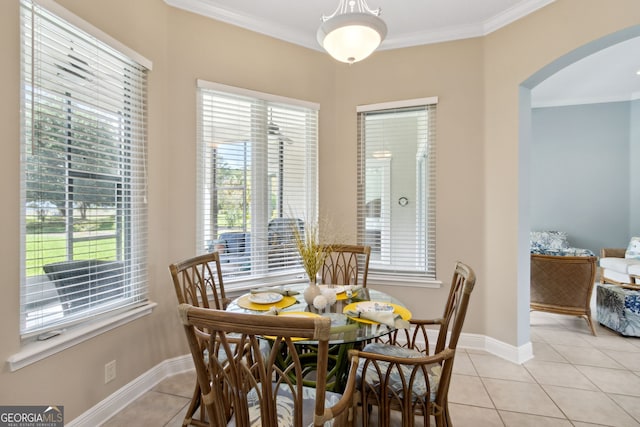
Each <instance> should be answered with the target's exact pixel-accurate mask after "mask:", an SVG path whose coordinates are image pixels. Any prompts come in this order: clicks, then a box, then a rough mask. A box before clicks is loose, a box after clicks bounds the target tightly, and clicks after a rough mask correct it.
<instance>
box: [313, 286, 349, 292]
mask: <svg viewBox="0 0 640 427" xmlns="http://www.w3.org/2000/svg"><path fill="white" fill-rule="evenodd" d="M318 286H319V287H320V290H321V291H326V290H330V291H334V292H335V293H336V294H341V293H343V292H344V291H345V289H346V288H345V287H344V286H342V285H333V286H331V285H318Z"/></svg>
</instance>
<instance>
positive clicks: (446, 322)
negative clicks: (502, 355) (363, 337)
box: [350, 262, 476, 426]
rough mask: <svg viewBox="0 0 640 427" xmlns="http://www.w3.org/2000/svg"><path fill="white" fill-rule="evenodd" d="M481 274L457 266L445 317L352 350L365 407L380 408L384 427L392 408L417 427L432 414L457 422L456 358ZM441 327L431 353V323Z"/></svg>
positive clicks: (415, 322)
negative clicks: (452, 393) (451, 404)
mask: <svg viewBox="0 0 640 427" xmlns="http://www.w3.org/2000/svg"><path fill="white" fill-rule="evenodd" d="M475 282H476V276H475V273H474V271H473V269H472V268H471V267H469V266H468V265H466V264H464V263H461V262H458V263H456V266H455V271H454V274H453V278H452V282H451V288H450V290H449V297H448V299H447V302H446V305H445V310H444V314H443V317H441V318H438V319H429V320H426V319H425V320H421V319H412V320H411V323H412V332H410V333H407V334H406V335H403V336H402V339H400V336H399V335H397V334H396V335H393V336H392V339H391V342H389V343H380V342H376V343H371V344H368V345H367V346H366V347H365V348H364V351H351V352H350V353H351V355H352V357H355V358H358V359H359V368H358V373H359V378H360V383H359V387H358V391H359V395H360V399H361V403H362V405H363V408H367V407H369V406H376V407H377V408H378V420H379V425H381V426H390V425H391V412H392V411H397V412H399V413H400V414H401V415H402V425H403V426H413V425H414V423H415V420H416V419H415V416H416V415H421V416H422V419H423V420H424V425H425V426H428V425H430V416H433V417H435V421H436V425H437V426H451V425H452V424H451V419H450V416H449V409H448V393H449V385H450V383H451V375H452V372H453V361H454V356H455V352H456V348H457V345H458V340H459V338H460V334H461V332H462V326H463V324H464V320H465V317H466V314H467V308H468V306H469V300H470V297H471V292H472V291H473V289H474V286H475ZM429 325H437V326H439V328H438V338H437V342H436V346H435V349H434V354H431V355H430V351H429V343H428V336H427V331H428V330H429V329H428V328H427V326H429ZM369 415H370V414H369V411H367V410H366V409H365V410H363V411H362V421H363V425H368V423H369Z"/></svg>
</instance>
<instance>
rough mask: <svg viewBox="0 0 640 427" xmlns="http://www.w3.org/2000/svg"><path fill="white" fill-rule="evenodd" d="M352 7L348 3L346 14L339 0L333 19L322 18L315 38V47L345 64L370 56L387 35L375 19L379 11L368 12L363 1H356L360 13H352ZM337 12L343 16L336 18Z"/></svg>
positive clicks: (330, 17) (377, 19) (384, 25)
mask: <svg viewBox="0 0 640 427" xmlns="http://www.w3.org/2000/svg"><path fill="white" fill-rule="evenodd" d="M355 3H356V2H355V1H354V0H351V1H350V2H349V5H350V7H351V10H352V11H351V12H347V11H346V4H345V0H341V2H340V6H339V7H338V9H337V10H336V12H334V14H333V15H331V16H329V17H323V21H324V22H323V23H322V25H321V26H320V28H319V29H318V34H317V37H318V43H320V45H321V46H322V47H323V48H324V49H325V50H326V51H327V52H328V53H329V54H330V55H331V56H332V57H334V58H335V59H336V60H338V61H341V62H346V63H349V64H353V63H354V62H358V61H361V60H363V59H365V58H366V57H367V56H369V55H371V54H372V53H373V51H374V50H376V49H377V48H378V46H380V43H382V41H383V40H384V38H385V37H386V35H387V25H386V24H385V23H384V21H383V20H382V19H380V18H379V17H378V16H377V15H378V14H379V12H380V10H379V9H378V10H376V11H371V10H370V9H369V8H368V6H367V5H366V2H365V1H364V0H358V8H359V9H360V10H359V11H358V12H354V11H353V8H354V6H355ZM340 11H342V12H343V13H340V14H338V12H340ZM365 11H366V12H365ZM367 12H368V13H367Z"/></svg>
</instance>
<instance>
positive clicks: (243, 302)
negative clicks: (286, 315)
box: [238, 294, 297, 311]
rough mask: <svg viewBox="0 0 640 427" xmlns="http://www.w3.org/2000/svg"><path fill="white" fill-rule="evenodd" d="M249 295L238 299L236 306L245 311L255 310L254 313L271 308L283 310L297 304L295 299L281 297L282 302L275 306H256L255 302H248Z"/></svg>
mask: <svg viewBox="0 0 640 427" xmlns="http://www.w3.org/2000/svg"><path fill="white" fill-rule="evenodd" d="M250 296H251V294H247V295H243V296H241V297H240V298H238V305H239V306H240V307H242V308H246V309H247V310H255V311H267V310H269V309H270V308H271V307H275V308H285V307H289V306H290V305H293V304H295V303H296V302H297V300H296V299H295V297H289V296H287V297H283V298H282V300H280V301H278V302H277V303H275V304H256V303H255V302H251V301H249V297H250Z"/></svg>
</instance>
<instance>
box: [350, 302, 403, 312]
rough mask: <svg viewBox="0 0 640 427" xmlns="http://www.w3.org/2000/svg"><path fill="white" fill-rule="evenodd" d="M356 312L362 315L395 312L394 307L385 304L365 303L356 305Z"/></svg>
mask: <svg viewBox="0 0 640 427" xmlns="http://www.w3.org/2000/svg"><path fill="white" fill-rule="evenodd" d="M356 310H358V311H359V312H361V313H365V312H371V311H378V312H388V311H393V310H394V307H393V306H392V305H390V304H387V303H385V302H378V301H364V302H360V303H358V305H356Z"/></svg>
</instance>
